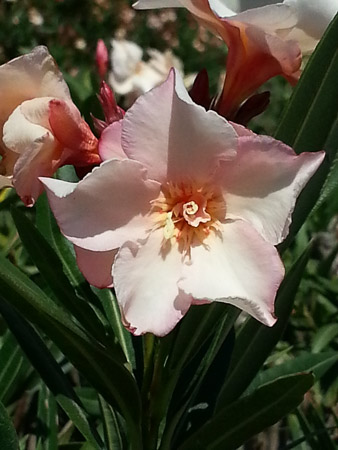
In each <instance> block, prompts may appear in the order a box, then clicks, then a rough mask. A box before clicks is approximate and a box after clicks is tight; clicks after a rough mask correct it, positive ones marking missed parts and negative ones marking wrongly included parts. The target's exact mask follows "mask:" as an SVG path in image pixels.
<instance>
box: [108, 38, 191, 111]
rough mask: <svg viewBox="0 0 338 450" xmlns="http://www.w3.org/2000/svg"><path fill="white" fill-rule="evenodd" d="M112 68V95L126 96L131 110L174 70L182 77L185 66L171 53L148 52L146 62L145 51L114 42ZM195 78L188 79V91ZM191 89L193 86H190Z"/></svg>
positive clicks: (118, 41) (129, 43)
mask: <svg viewBox="0 0 338 450" xmlns="http://www.w3.org/2000/svg"><path fill="white" fill-rule="evenodd" d="M111 44H112V51H111V65H112V71H111V73H110V75H109V83H110V85H111V87H112V88H113V91H114V92H115V93H116V94H119V95H125V96H127V104H128V106H130V105H131V104H132V103H133V102H134V101H135V99H136V98H137V97H139V96H140V95H142V94H144V93H145V92H147V91H149V90H150V89H152V88H153V87H155V86H157V85H158V84H160V83H162V82H163V81H164V80H165V79H166V78H167V77H168V73H169V70H170V69H171V67H175V68H176V69H178V70H179V71H180V72H181V74H182V75H183V64H182V62H181V61H180V60H179V59H178V58H177V57H176V56H175V55H174V54H173V53H172V52H171V50H166V51H165V52H163V53H162V52H160V51H158V50H155V49H148V50H147V54H148V56H149V59H148V61H143V50H142V48H141V47H140V46H139V45H137V44H135V43H134V42H131V41H127V40H117V39H112V41H111ZM193 78H194V77H193V76H188V77H186V81H187V83H185V84H186V85H187V87H190V86H191V84H192V82H193ZM189 85H190V86H189Z"/></svg>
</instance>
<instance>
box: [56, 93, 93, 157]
mask: <svg viewBox="0 0 338 450" xmlns="http://www.w3.org/2000/svg"><path fill="white" fill-rule="evenodd" d="M48 106H49V110H48V118H49V124H50V128H51V130H52V132H53V134H54V136H55V138H56V139H57V140H58V141H59V142H60V143H61V145H62V147H63V148H64V149H65V152H64V155H63V164H74V165H77V166H85V165H90V164H99V163H100V162H101V158H100V157H99V155H98V149H97V139H96V137H95V136H94V135H93V133H92V131H91V129H90V128H89V126H88V124H87V123H86V122H85V121H84V120H83V119H82V117H81V114H80V111H79V110H78V109H77V108H76V106H75V105H74V104H73V103H72V102H65V101H63V100H59V99H52V100H51V101H50V102H49V105H48Z"/></svg>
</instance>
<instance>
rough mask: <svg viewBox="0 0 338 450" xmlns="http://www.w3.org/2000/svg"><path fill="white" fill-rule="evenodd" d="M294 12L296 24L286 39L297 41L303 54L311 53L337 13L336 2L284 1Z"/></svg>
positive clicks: (312, 0) (316, 0)
mask: <svg viewBox="0 0 338 450" xmlns="http://www.w3.org/2000/svg"><path fill="white" fill-rule="evenodd" d="M284 4H286V5H289V6H290V7H291V8H293V9H294V10H295V11H296V14H297V18H298V22H297V25H296V27H294V28H293V29H292V30H290V33H289V34H288V39H295V40H297V41H298V43H299V46H300V48H301V49H302V52H303V53H304V54H307V53H311V52H312V51H313V50H314V49H315V47H316V45H317V43H318V41H319V40H320V38H321V37H322V35H323V34H324V31H325V30H326V28H327V26H328V25H329V23H330V22H331V20H332V19H333V18H334V16H335V15H336V14H337V12H338V0H329V1H328V0H285V1H284Z"/></svg>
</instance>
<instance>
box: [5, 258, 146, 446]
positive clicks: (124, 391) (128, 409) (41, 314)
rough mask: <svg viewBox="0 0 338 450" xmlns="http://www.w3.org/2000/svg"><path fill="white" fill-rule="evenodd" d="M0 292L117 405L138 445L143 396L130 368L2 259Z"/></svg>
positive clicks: (107, 398) (133, 439)
mask: <svg viewBox="0 0 338 450" xmlns="http://www.w3.org/2000/svg"><path fill="white" fill-rule="evenodd" d="M0 292H1V293H2V296H3V297H4V298H5V299H6V300H7V301H8V302H9V303H12V304H13V305H15V306H16V307H17V308H18V310H19V311H20V312H21V313H22V314H23V315H24V316H25V317H27V318H28V320H30V321H31V322H32V323H34V324H36V325H37V326H38V327H39V328H40V329H41V330H42V331H43V332H44V333H46V335H47V336H49V337H50V338H51V340H52V341H53V342H54V343H55V344H56V345H57V346H58V347H59V348H60V350H61V351H62V352H63V353H64V354H65V355H66V356H67V357H68V359H69V360H70V361H71V362H72V363H73V364H74V366H75V367H76V368H78V370H80V371H81V372H82V373H83V375H84V376H85V377H86V378H87V380H88V381H89V382H90V383H91V384H92V386H93V387H95V388H96V389H97V390H98V391H99V392H100V393H101V395H102V396H103V397H104V398H105V399H106V400H107V401H108V402H109V403H110V404H111V405H115V406H116V405H117V406H118V408H119V410H120V411H121V414H122V415H123V416H124V418H125V419H126V422H127V427H128V428H129V438H130V439H131V442H133V443H135V442H138V440H139V433H140V408H141V405H140V395H139V391H138V388H137V385H136V382H135V379H134V378H133V376H132V375H131V373H130V372H129V371H128V369H127V368H125V367H124V366H123V365H122V364H121V363H120V361H119V360H116V359H114V355H111V354H110V353H109V352H108V350H107V349H105V348H104V347H102V346H100V345H98V344H97V343H95V341H93V340H91V339H89V338H88V336H87V335H86V334H85V333H83V332H82V331H81V330H80V329H79V328H78V327H77V326H76V325H75V324H74V323H73V322H71V321H70V319H69V317H68V316H67V314H64V313H63V312H62V311H61V310H60V309H59V308H58V307H56V305H55V304H54V303H53V302H51V300H50V299H49V298H48V297H47V296H46V295H45V294H44V293H43V292H42V291H41V290H40V289H39V288H38V287H37V286H36V285H35V284H34V283H33V282H31V281H30V280H29V278H27V277H26V276H25V275H23V274H22V273H21V272H20V271H19V270H18V269H16V268H15V267H14V266H13V265H12V264H11V263H9V262H8V261H7V260H6V259H5V258H3V257H1V256H0Z"/></svg>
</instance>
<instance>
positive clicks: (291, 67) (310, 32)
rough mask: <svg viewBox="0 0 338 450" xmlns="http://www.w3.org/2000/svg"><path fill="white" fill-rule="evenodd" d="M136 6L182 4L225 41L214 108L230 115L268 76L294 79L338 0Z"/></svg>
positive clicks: (166, 2)
mask: <svg viewBox="0 0 338 450" xmlns="http://www.w3.org/2000/svg"><path fill="white" fill-rule="evenodd" d="M243 3H244V4H245V6H242V5H243ZM262 4H263V5H264V6H261V7H256V6H257V5H262ZM134 6H135V7H136V8H138V9H147V8H163V7H177V6H181V7H182V6H183V7H186V8H187V9H188V10H189V11H190V12H191V13H192V14H193V15H194V16H195V17H196V18H197V20H199V22H201V23H202V24H204V25H206V26H207V27H208V28H210V29H211V30H213V31H214V32H215V33H216V34H218V35H219V36H220V37H221V38H222V39H223V40H224V42H225V43H226V44H227V46H228V49H229V52H228V58H227V64H226V71H227V74H226V79H225V84H224V87H223V91H222V94H221V96H220V98H219V100H218V102H217V105H216V110H217V111H218V112H219V113H220V114H222V115H224V116H226V117H232V116H233V115H234V113H235V112H236V110H237V108H238V106H239V105H240V104H241V102H242V101H243V100H245V99H246V98H248V97H249V96H250V95H251V94H252V93H253V92H254V91H255V90H256V89H257V88H258V87H259V86H261V85H262V84H263V83H264V82H265V81H267V80H268V79H270V78H272V77H274V76H276V75H283V76H284V77H285V78H286V79H288V80H289V81H290V82H291V83H293V84H294V83H296V82H297V80H298V78H299V75H300V67H301V54H302V53H303V54H309V53H311V52H312V51H313V50H314V48H315V46H316V44H317V43H318V41H319V39H320V38H321V36H322V34H323V33H324V31H325V29H326V27H327V26H328V24H329V22H330V21H331V20H332V18H333V17H334V15H335V14H336V12H337V11H338V0H285V1H284V2H283V3H276V2H271V0H270V1H259V2H257V1H254V0H253V1H250V2H249V1H247V2H239V1H231V0H138V2H137V3H135V5H134ZM232 8H233V9H232ZM249 8H250V9H249Z"/></svg>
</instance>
